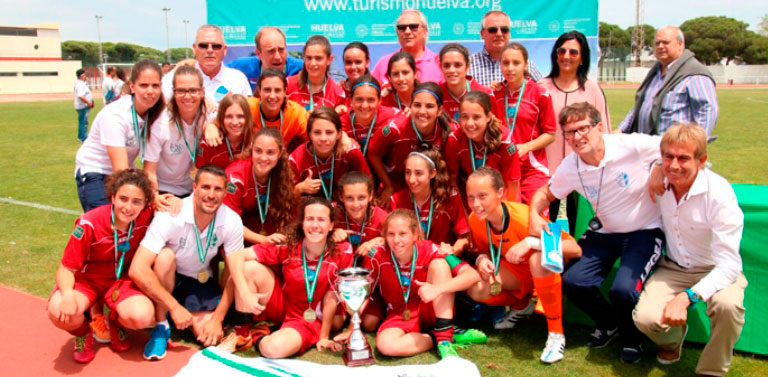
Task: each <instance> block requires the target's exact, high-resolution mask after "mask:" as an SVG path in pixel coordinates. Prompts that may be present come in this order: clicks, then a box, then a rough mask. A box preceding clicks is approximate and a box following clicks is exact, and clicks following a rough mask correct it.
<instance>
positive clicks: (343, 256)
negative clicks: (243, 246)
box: [251, 242, 354, 322]
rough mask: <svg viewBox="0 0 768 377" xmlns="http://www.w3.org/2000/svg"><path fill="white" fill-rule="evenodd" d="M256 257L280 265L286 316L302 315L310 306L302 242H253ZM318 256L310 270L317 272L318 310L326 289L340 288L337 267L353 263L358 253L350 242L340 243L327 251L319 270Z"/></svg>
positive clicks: (314, 303) (314, 302)
mask: <svg viewBox="0 0 768 377" xmlns="http://www.w3.org/2000/svg"><path fill="white" fill-rule="evenodd" d="M251 249H252V250H253V253H254V254H255V255H256V260H257V261H258V262H259V263H262V264H265V265H280V269H281V271H282V286H281V288H282V290H283V297H284V299H285V309H286V310H285V313H286V315H285V320H284V321H283V322H286V321H289V320H292V319H302V320H303V318H304V317H303V313H304V311H305V310H307V309H309V308H310V305H309V300H308V299H307V289H306V286H305V282H304V269H303V267H302V258H301V244H299V245H297V246H285V245H281V246H275V245H253V246H252V247H251ZM317 262H318V260H317V259H315V260H307V267H308V269H309V270H311V271H312V272H310V274H317V277H316V278H317V279H318V280H317V286H316V288H315V294H314V295H313V296H312V297H313V299H312V309H315V310H316V311H317V310H318V309H319V308H318V306H319V305H320V304H321V302H322V300H323V296H325V294H326V292H328V291H329V290H334V291H335V290H336V284H335V281H336V271H339V270H343V269H345V268H347V267H352V265H353V263H354V253H353V252H352V247H351V246H350V245H349V243H347V242H343V243H340V244H337V245H336V250H335V251H334V254H333V255H328V254H326V256H325V259H323V265H322V266H321V267H320V271H319V272H318V265H317Z"/></svg>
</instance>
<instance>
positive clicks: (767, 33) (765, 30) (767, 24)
mask: <svg viewBox="0 0 768 377" xmlns="http://www.w3.org/2000/svg"><path fill="white" fill-rule="evenodd" d="M757 33H758V34H760V35H762V36H764V37H768V14H766V15H765V16H763V18H762V19H761V20H760V23H758V24H757Z"/></svg>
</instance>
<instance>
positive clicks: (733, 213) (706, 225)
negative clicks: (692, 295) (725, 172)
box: [657, 169, 744, 301]
mask: <svg viewBox="0 0 768 377" xmlns="http://www.w3.org/2000/svg"><path fill="white" fill-rule="evenodd" d="M657 203H658V205H659V207H660V208H661V218H662V221H663V223H664V234H665V235H666V236H667V255H668V256H669V258H671V259H672V260H673V261H675V262H676V263H677V264H678V265H680V266H681V267H684V268H694V267H712V266H714V268H713V269H712V271H710V272H709V273H708V274H707V275H706V276H704V278H703V279H701V280H700V281H699V282H698V283H696V285H694V286H693V288H692V289H693V291H694V292H696V293H698V294H699V295H700V296H701V298H702V300H704V301H706V300H708V299H709V298H710V297H712V295H714V294H715V293H717V291H719V290H721V289H723V288H726V287H728V286H729V285H731V284H733V282H735V281H736V278H737V277H738V276H739V274H740V273H741V271H742V264H741V255H740V254H739V245H740V244H741V234H742V231H743V229H744V213H743V212H742V211H741V208H739V202H738V200H737V199H736V193H734V192H733V187H731V184H730V183H728V181H726V180H725V178H723V177H721V176H719V175H717V174H715V173H714V172H712V171H711V170H709V169H702V170H699V172H698V174H697V175H696V179H695V180H694V181H693V184H692V185H691V188H690V189H689V190H688V193H687V194H685V195H684V196H683V197H682V198H680V202H679V203H678V202H677V199H675V193H674V192H673V191H672V189H671V188H669V189H667V191H666V192H664V195H662V196H661V197H660V198H659V200H658V201H657Z"/></svg>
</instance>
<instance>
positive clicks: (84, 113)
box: [76, 107, 91, 141]
mask: <svg viewBox="0 0 768 377" xmlns="http://www.w3.org/2000/svg"><path fill="white" fill-rule="evenodd" d="M76 111H77V139H78V140H80V141H85V138H86V137H88V115H89V114H90V113H91V108H90V107H86V108H84V109H76Z"/></svg>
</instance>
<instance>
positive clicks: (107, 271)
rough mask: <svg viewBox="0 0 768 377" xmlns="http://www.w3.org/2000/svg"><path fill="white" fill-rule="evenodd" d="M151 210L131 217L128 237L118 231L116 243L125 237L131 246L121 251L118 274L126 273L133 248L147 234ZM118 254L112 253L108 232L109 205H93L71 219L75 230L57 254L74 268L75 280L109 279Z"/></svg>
mask: <svg viewBox="0 0 768 377" xmlns="http://www.w3.org/2000/svg"><path fill="white" fill-rule="evenodd" d="M153 213H154V212H153V211H152V209H151V208H149V207H147V208H144V209H143V210H142V211H141V213H139V217H137V218H136V220H134V224H133V233H132V234H131V239H130V240H128V232H127V231H126V232H123V231H121V230H119V231H118V232H117V233H118V236H117V237H118V242H120V243H122V242H125V241H126V240H127V241H128V242H130V244H131V247H130V249H129V250H128V252H127V253H126V254H125V260H124V261H123V270H122V272H121V277H126V276H127V275H128V268H129V267H130V266H131V260H133V256H134V254H136V249H138V248H139V243H140V242H141V240H142V239H143V238H144V234H146V233H147V227H148V226H149V223H150V222H151V221H152V215H153ZM118 260H119V259H118V257H116V255H115V235H114V232H113V231H112V205H111V204H108V205H103V206H101V207H98V208H94V209H92V210H90V211H88V212H86V213H85V214H83V215H82V216H80V217H78V218H77V220H75V230H74V231H73V232H72V235H71V236H70V237H69V243H67V248H66V249H64V255H63V256H62V257H61V264H62V265H63V266H64V267H66V268H69V269H70V270H73V271H75V280H82V279H86V280H95V281H110V280H116V276H115V268H116V267H117V262H118Z"/></svg>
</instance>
